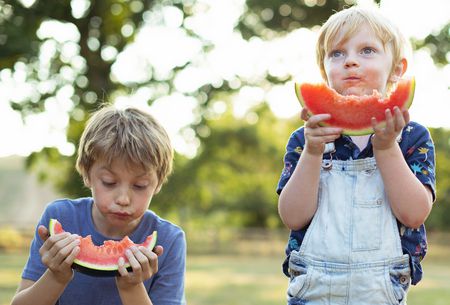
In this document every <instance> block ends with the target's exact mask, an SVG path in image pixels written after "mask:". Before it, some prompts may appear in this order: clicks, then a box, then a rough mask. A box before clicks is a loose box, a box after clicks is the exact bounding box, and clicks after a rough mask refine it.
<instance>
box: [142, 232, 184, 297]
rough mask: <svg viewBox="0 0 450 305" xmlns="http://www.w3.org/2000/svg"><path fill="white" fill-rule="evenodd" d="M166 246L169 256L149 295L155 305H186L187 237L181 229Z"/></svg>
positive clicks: (165, 251) (156, 275)
mask: <svg viewBox="0 0 450 305" xmlns="http://www.w3.org/2000/svg"><path fill="white" fill-rule="evenodd" d="M171 240H172V243H171V244H170V245H169V247H167V246H166V247H165V248H164V253H167V256H166V257H165V259H164V262H163V263H162V264H161V266H160V268H159V270H158V272H157V273H156V274H155V280H154V281H153V283H152V285H151V286H150V289H149V296H150V299H151V300H152V302H153V304H155V305H185V304H186V299H185V294H184V275H185V271H186V238H185V234H184V232H183V231H182V230H181V229H179V230H177V231H176V233H175V234H174V235H173V236H171Z"/></svg>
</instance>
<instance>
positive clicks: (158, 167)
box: [76, 105, 173, 186]
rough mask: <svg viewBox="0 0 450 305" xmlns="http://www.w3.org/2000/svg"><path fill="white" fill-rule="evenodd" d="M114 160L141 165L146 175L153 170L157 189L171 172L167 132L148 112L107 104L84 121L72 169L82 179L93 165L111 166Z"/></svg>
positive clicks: (170, 152)
mask: <svg viewBox="0 0 450 305" xmlns="http://www.w3.org/2000/svg"><path fill="white" fill-rule="evenodd" d="M116 158H120V159H122V160H124V161H125V162H126V163H127V164H129V165H132V166H142V167H143V168H144V169H145V171H146V172H150V171H155V172H156V176H157V178H158V186H161V185H162V184H163V183H164V182H166V180H167V177H168V176H169V174H170V173H171V171H172V162H173V149H172V146H171V144H170V140H169V136H168V135H167V132H166V131H165V129H164V128H163V127H162V126H161V125H160V124H159V123H158V122H157V121H156V120H155V119H154V118H153V116H151V115H150V114H149V113H146V112H144V111H142V110H139V109H136V108H132V107H129V108H125V109H117V108H115V107H114V106H112V105H110V106H106V107H103V108H101V109H100V110H98V111H97V112H95V113H94V114H93V115H92V116H91V117H90V119H89V120H88V122H87V124H86V128H85V129H84V131H83V133H82V135H81V139H80V143H79V146H78V156H77V161H76V169H77V171H78V172H79V173H80V175H81V176H82V177H83V179H86V178H87V177H88V176H89V171H90V169H91V168H92V166H93V164H94V162H96V161H98V160H104V161H105V162H107V163H108V164H111V163H112V162H113V160H114V159H116Z"/></svg>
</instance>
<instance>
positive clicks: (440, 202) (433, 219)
mask: <svg viewBox="0 0 450 305" xmlns="http://www.w3.org/2000/svg"><path fill="white" fill-rule="evenodd" d="M430 133H431V136H432V138H433V141H434V144H435V147H436V193H437V198H436V202H435V203H434V206H433V209H432V211H431V215H430V216H429V218H428V220H427V227H428V229H443V228H445V229H447V230H448V229H450V158H449V152H450V130H448V129H443V128H431V129H430Z"/></svg>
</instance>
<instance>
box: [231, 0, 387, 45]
mask: <svg viewBox="0 0 450 305" xmlns="http://www.w3.org/2000/svg"><path fill="white" fill-rule="evenodd" d="M376 2H377V3H379V1H376ZM355 3H356V0H332V1H330V0H328V1H327V0H247V1H246V4H247V10H246V11H245V13H244V14H243V15H242V18H241V20H240V22H239V25H238V29H239V31H240V32H241V33H242V35H243V37H244V38H251V37H252V36H263V37H264V36H270V35H273V34H274V32H276V33H286V32H290V31H292V30H294V29H298V28H300V27H306V28H311V27H313V26H317V25H321V24H322V23H324V22H325V21H326V20H327V19H328V17H329V16H330V15H331V14H332V13H333V12H335V11H339V10H341V9H343V8H345V7H349V6H351V5H353V4H355Z"/></svg>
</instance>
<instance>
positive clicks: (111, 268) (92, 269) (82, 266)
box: [48, 218, 158, 276]
mask: <svg viewBox="0 0 450 305" xmlns="http://www.w3.org/2000/svg"><path fill="white" fill-rule="evenodd" d="M57 223H58V221H57V220H56V219H53V218H52V219H50V221H49V225H48V228H49V233H50V236H52V235H54V234H55V225H56V224H57ZM151 236H152V239H151V241H150V243H149V244H148V246H147V247H146V248H147V249H148V250H150V251H151V250H153V248H154V247H155V246H156V240H157V237H158V232H157V231H153V233H152V235H151ZM72 267H73V268H74V269H76V270H79V271H81V272H83V273H86V274H90V275H95V276H116V275H118V274H119V273H118V269H119V265H118V263H115V264H110V265H99V264H93V263H90V262H87V261H82V260H80V259H75V260H74V262H73V266H72ZM124 267H125V268H126V269H127V270H128V271H131V265H130V263H129V262H126V263H125V265H124Z"/></svg>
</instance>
